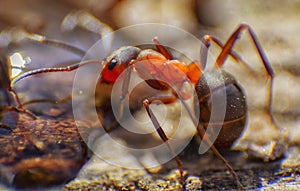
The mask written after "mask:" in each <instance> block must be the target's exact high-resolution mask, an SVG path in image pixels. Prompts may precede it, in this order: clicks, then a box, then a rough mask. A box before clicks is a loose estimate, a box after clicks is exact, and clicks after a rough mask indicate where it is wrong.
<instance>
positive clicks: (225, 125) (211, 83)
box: [195, 70, 247, 148]
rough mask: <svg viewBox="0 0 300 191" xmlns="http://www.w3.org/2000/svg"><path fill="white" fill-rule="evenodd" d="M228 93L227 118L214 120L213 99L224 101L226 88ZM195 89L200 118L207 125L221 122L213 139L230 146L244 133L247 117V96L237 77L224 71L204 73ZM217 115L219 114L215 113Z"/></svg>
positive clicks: (218, 144)
mask: <svg viewBox="0 0 300 191" xmlns="http://www.w3.org/2000/svg"><path fill="white" fill-rule="evenodd" d="M223 86H224V88H225V92H226V105H225V108H226V110H225V117H224V120H223V121H211V114H212V99H216V100H221V99H222V98H221V97H220V96H223V92H222V91H223V90H221V88H223ZM195 89H196V93H197V97H198V101H199V105H197V106H196V107H200V118H199V120H200V121H201V122H202V123H203V125H204V128H207V126H208V124H209V125H210V126H214V125H219V124H222V129H221V131H220V133H219V135H218V137H217V139H216V140H215V142H214V145H215V146H216V147H217V148H229V147H231V146H232V144H233V142H234V141H236V140H237V139H238V138H239V137H240V135H241V133H242V132H243V130H244V128H245V125H246V118H247V103H246V96H245V94H244V91H243V89H242V87H241V85H240V84H239V83H238V82H237V81H236V79H235V78H234V77H233V76H232V75H231V74H229V73H228V72H226V71H224V70H220V71H216V70H213V71H208V72H205V73H204V74H203V75H202V76H201V78H200V79H199V80H198V82H197V83H196V84H195ZM214 115H218V113H214Z"/></svg>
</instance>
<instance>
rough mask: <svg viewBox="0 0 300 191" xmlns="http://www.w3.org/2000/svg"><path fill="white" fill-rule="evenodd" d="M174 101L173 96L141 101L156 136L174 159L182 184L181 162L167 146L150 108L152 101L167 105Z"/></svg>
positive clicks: (169, 146) (166, 139)
mask: <svg viewBox="0 0 300 191" xmlns="http://www.w3.org/2000/svg"><path fill="white" fill-rule="evenodd" d="M176 100H177V97H175V96H168V97H162V96H156V97H151V98H148V99H145V100H144V101H143V105H144V107H145V109H146V111H147V114H148V116H149V118H150V119H151V121H152V124H153V126H154V128H155V129H156V132H157V134H158V135H159V137H160V138H161V140H162V141H163V142H164V143H165V144H166V145H167V147H168V149H169V150H170V152H171V154H172V156H173V157H174V159H175V161H176V163H177V166H178V169H179V173H180V177H181V181H182V182H184V176H183V165H182V162H181V161H180V159H179V157H178V156H177V154H176V153H175V151H174V149H173V148H172V146H171V145H170V144H169V142H168V140H169V138H168V137H167V135H166V134H165V132H164V130H163V129H162V127H161V125H160V124H159V122H158V120H157V118H156V117H155V115H154V113H153V111H152V110H151V108H150V105H151V103H153V102H154V101H160V102H162V103H164V104H169V103H173V102H175V101H176Z"/></svg>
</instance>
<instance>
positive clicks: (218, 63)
mask: <svg viewBox="0 0 300 191" xmlns="http://www.w3.org/2000/svg"><path fill="white" fill-rule="evenodd" d="M244 30H246V31H248V33H249V34H250V37H251V40H252V42H253V43H254V45H255V49H256V51H257V52H258V54H259V58H260V60H261V62H262V63H263V65H264V68H265V70H266V72H267V74H268V76H269V78H270V85H269V90H268V95H267V97H268V100H267V103H268V113H269V116H270V119H271V122H272V123H273V124H274V125H275V124H276V123H275V120H274V117H273V115H272V99H273V84H274V76H275V74H274V71H273V69H272V67H271V65H270V63H269V61H268V59H267V56H266V55H265V53H264V51H263V49H262V46H261V45H260V43H259V41H258V38H257V36H256V34H255V33H254V31H253V29H252V28H251V27H250V26H249V25H246V24H241V25H240V26H239V27H238V28H237V29H236V30H235V31H234V32H233V33H232V35H231V36H230V37H229V39H228V40H227V42H226V43H225V45H224V47H223V49H222V51H221V53H220V55H219V56H218V58H217V60H216V66H217V67H221V66H222V65H223V64H224V62H225V60H226V58H227V56H228V55H229V54H230V52H231V51H232V48H233V46H234V44H235V43H236V41H237V40H238V39H239V36H240V34H241V32H243V31H244ZM275 127H276V128H278V127H277V126H276V125H275Z"/></svg>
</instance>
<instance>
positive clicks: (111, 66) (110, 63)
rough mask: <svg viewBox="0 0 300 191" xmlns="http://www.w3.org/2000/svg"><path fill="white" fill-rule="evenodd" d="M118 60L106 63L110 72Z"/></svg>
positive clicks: (114, 59)
mask: <svg viewBox="0 0 300 191" xmlns="http://www.w3.org/2000/svg"><path fill="white" fill-rule="evenodd" d="M118 62H119V61H118V59H116V58H113V59H111V61H110V62H109V63H108V69H109V70H112V69H113V68H114V67H115V66H116V65H117V64H118Z"/></svg>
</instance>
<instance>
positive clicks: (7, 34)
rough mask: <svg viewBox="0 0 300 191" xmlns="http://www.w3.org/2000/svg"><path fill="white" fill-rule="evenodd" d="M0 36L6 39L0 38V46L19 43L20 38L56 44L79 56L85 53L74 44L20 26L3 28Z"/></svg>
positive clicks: (51, 44)
mask: <svg viewBox="0 0 300 191" xmlns="http://www.w3.org/2000/svg"><path fill="white" fill-rule="evenodd" d="M0 37H3V39H6V41H5V44H4V42H2V41H1V40H0V45H2V46H8V45H9V44H10V43H20V41H22V40H30V41H33V42H36V43H40V44H47V45H50V46H56V47H59V48H62V49H65V50H68V51H70V52H73V53H74V54H77V55H79V56H81V57H83V56H84V55H85V54H86V52H85V51H83V50H81V49H79V48H77V47H75V46H72V45H69V44H67V43H64V42H60V41H57V40H50V39H47V38H46V37H45V36H43V35H40V34H35V33H29V32H27V31H25V30H24V29H22V28H12V29H9V30H4V31H2V32H1V34H0Z"/></svg>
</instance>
